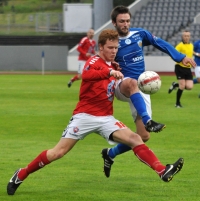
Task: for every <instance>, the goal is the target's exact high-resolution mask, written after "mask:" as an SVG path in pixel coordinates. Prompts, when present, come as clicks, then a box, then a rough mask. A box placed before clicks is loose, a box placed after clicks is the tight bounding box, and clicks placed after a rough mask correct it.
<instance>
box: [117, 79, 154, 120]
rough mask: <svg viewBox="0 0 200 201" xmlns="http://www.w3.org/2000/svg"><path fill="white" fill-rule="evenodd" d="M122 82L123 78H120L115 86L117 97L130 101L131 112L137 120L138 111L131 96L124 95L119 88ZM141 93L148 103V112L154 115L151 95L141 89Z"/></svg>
mask: <svg viewBox="0 0 200 201" xmlns="http://www.w3.org/2000/svg"><path fill="white" fill-rule="evenodd" d="M127 78H128V77H125V78H124V79H123V80H125V79H127ZM121 82H122V80H119V81H118V82H117V83H116V86H115V97H116V98H117V99H118V100H120V101H124V102H128V103H129V106H130V109H131V114H132V116H133V119H134V121H135V119H136V117H137V111H136V109H135V107H134V105H133V103H132V102H131V99H130V98H127V97H126V96H124V95H123V94H122V93H121V92H120V89H119V85H120V83H121ZM140 94H141V96H142V97H143V99H144V102H145V104H146V109H147V113H148V115H149V116H150V117H152V110H151V99H150V95H149V94H144V93H142V92H141V91H140Z"/></svg>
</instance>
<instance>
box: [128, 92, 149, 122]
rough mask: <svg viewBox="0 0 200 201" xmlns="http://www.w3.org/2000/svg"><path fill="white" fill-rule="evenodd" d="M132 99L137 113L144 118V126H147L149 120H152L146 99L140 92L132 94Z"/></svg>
mask: <svg viewBox="0 0 200 201" xmlns="http://www.w3.org/2000/svg"><path fill="white" fill-rule="evenodd" d="M130 99H131V101H132V103H133V105H134V107H135V109H136V110H137V113H138V114H139V115H140V117H141V118H142V121H143V123H144V125H146V123H147V122H148V120H149V119H151V118H150V116H149V115H148V113H147V109H146V104H145V102H144V99H143V98H142V96H141V94H140V93H139V92H138V93H135V94H132V95H131V96H130Z"/></svg>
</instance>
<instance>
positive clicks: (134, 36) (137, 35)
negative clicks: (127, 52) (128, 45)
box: [132, 34, 140, 38]
mask: <svg viewBox="0 0 200 201" xmlns="http://www.w3.org/2000/svg"><path fill="white" fill-rule="evenodd" d="M136 37H140V34H135V35H133V36H132V38H136Z"/></svg>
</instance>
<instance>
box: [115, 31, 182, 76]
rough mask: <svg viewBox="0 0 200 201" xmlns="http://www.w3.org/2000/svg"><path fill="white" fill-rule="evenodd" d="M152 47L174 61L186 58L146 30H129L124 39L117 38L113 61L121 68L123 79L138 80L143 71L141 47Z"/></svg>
mask: <svg viewBox="0 0 200 201" xmlns="http://www.w3.org/2000/svg"><path fill="white" fill-rule="evenodd" d="M147 45H153V46H154V47H156V48H157V49H159V50H161V51H162V52H165V53H166V54H168V55H169V56H170V57H171V58H172V59H173V60H174V61H176V62H180V61H182V59H183V58H184V57H185V56H186V55H184V54H182V53H180V52H178V51H177V50H176V49H175V48H174V47H173V46H172V45H170V44H169V43H168V42H166V41H164V40H162V39H161V38H158V37H156V36H153V35H152V34H151V33H150V32H148V31H147V30H144V29H141V28H130V33H129V34H128V36H126V37H120V38H119V47H118V52H117V55H116V58H115V61H116V62H118V63H119V65H120V67H121V68H122V70H121V72H122V73H123V75H124V77H131V78H134V79H136V80H137V79H138V77H139V75H140V74H141V73H143V72H144V71H145V63H144V53H143V47H144V46H147Z"/></svg>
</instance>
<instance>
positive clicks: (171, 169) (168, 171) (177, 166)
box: [160, 158, 184, 182]
mask: <svg viewBox="0 0 200 201" xmlns="http://www.w3.org/2000/svg"><path fill="white" fill-rule="evenodd" d="M183 164H184V159H183V158H179V159H178V160H177V161H176V162H175V163H174V164H172V165H170V164H167V165H166V168H165V171H164V173H163V174H162V175H161V176H160V178H161V179H162V180H163V181H164V182H170V181H171V180H172V179H173V177H174V175H175V174H177V173H178V172H179V171H180V170H181V169H182V167H183Z"/></svg>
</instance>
